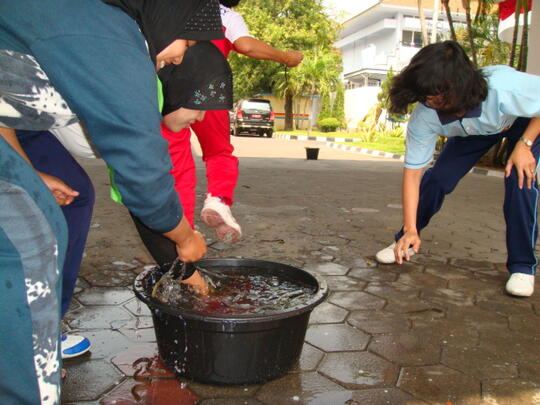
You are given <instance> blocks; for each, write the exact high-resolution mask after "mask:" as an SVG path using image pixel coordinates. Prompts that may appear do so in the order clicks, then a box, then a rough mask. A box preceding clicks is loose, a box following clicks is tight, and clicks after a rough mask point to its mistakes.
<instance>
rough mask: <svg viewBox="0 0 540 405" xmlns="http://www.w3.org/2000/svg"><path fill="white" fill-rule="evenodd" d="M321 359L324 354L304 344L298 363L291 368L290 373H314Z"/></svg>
mask: <svg viewBox="0 0 540 405" xmlns="http://www.w3.org/2000/svg"><path fill="white" fill-rule="evenodd" d="M323 357H324V353H323V352H322V351H320V350H319V349H317V348H315V347H313V346H311V345H310V344H307V343H304V345H303V346H302V353H300V359H298V363H297V364H296V365H295V366H294V367H293V368H292V370H291V372H293V373H294V372H299V371H314V370H315V369H316V368H317V366H318V365H319V363H320V362H321V360H322V358H323Z"/></svg>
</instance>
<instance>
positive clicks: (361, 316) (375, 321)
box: [347, 310, 411, 333]
mask: <svg viewBox="0 0 540 405" xmlns="http://www.w3.org/2000/svg"><path fill="white" fill-rule="evenodd" d="M347 323H349V324H350V325H352V326H354V327H356V328H358V329H361V330H363V331H364V332H367V333H392V332H401V331H406V330H409V329H410V327H411V323H410V321H409V320H407V319H406V318H405V317H403V316H402V315H396V314H392V313H389V312H386V311H381V310H379V311H353V312H351V314H350V315H349V317H348V318H347Z"/></svg>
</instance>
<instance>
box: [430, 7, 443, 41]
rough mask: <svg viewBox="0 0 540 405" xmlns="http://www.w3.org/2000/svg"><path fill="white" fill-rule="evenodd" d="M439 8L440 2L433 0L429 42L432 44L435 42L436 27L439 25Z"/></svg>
mask: <svg viewBox="0 0 540 405" xmlns="http://www.w3.org/2000/svg"><path fill="white" fill-rule="evenodd" d="M440 7H441V3H440V0H433V18H432V21H433V22H432V24H431V39H430V42H431V43H432V44H434V43H435V42H437V26H438V25H439V8H440Z"/></svg>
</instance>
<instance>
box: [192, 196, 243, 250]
mask: <svg viewBox="0 0 540 405" xmlns="http://www.w3.org/2000/svg"><path fill="white" fill-rule="evenodd" d="M201 218H202V220H203V221H204V223H205V224H206V225H208V226H209V227H211V228H216V234H217V238H218V239H219V240H222V241H224V242H226V243H235V242H238V241H239V240H240V238H241V237H242V229H241V228H240V225H238V222H236V219H234V217H233V215H232V213H231V208H230V207H229V206H228V205H227V204H225V203H224V202H223V201H221V198H219V197H214V196H213V195H212V194H210V193H209V194H208V195H207V196H206V199H205V200H204V206H203V209H202V211H201Z"/></svg>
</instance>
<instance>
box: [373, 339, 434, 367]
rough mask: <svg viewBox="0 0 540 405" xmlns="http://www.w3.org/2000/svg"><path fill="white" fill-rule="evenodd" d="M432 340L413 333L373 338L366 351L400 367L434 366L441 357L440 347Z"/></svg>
mask: <svg viewBox="0 0 540 405" xmlns="http://www.w3.org/2000/svg"><path fill="white" fill-rule="evenodd" d="M432 339H433V338H432V336H431V335H429V334H421V333H416V332H414V331H411V332H402V333H396V334H392V335H385V336H375V337H374V338H373V340H372V341H371V342H370V343H369V348H368V350H369V351H371V352H373V353H377V354H378V355H379V356H381V357H383V358H385V359H388V360H390V361H392V362H395V363H397V364H399V365H402V366H406V365H425V364H435V363H438V362H439V360H440V357H441V345H440V343H439V341H438V339H434V340H432Z"/></svg>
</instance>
